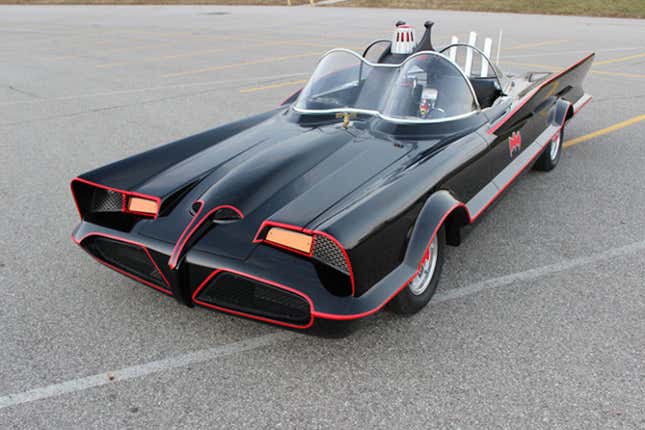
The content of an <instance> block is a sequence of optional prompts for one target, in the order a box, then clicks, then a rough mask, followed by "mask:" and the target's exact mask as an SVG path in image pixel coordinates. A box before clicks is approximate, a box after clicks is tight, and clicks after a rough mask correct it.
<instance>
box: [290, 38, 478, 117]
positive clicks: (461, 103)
mask: <svg viewBox="0 0 645 430" xmlns="http://www.w3.org/2000/svg"><path fill="white" fill-rule="evenodd" d="M293 109H294V110H295V111H296V112H299V113H302V114H333V113H360V114H366V115H373V116H379V117H381V118H383V119H385V120H388V121H392V122H398V123H426V122H439V121H449V120H454V119H459V118H462V117H465V116H468V115H471V114H474V113H476V112H478V111H479V109H480V108H479V104H478V102H477V98H476V96H475V92H474V90H473V87H472V85H471V83H470V81H469V80H468V78H467V77H466V76H465V75H464V73H463V71H462V70H461V69H460V68H459V66H457V65H456V64H455V63H454V62H452V61H451V60H450V59H449V58H447V57H446V56H444V55H442V54H440V53H437V52H434V51H423V52H419V53H416V54H414V55H411V56H410V57H408V58H407V59H406V60H405V61H403V62H402V63H401V64H374V63H370V62H368V61H367V60H365V59H364V58H363V57H361V56H360V55H359V54H357V53H356V52H353V51H350V50H347V49H334V50H331V51H329V52H327V53H326V54H325V55H323V57H322V58H321V59H320V62H319V63H318V66H317V67H316V70H314V73H313V74H312V76H311V78H310V79H309V82H308V83H307V85H306V86H305V87H304V88H303V90H302V91H301V93H300V95H299V97H298V100H297V101H296V103H295V105H294V108H293Z"/></svg>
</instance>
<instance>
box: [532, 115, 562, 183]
mask: <svg viewBox="0 0 645 430" xmlns="http://www.w3.org/2000/svg"><path fill="white" fill-rule="evenodd" d="M558 137H559V143H556V139H552V140H551V142H549V144H548V145H547V146H546V148H544V151H543V152H542V155H540V158H538V159H537V161H536V162H535V164H534V165H533V168H534V169H535V170H539V171H542V172H548V171H550V170H553V169H555V166H557V165H558V162H559V161H560V155H561V154H562V144H563V143H564V126H563V127H562V128H561V129H560V133H559V134H558ZM554 145H558V148H557V152H556V153H555V155H554V156H552V149H553V146H554Z"/></svg>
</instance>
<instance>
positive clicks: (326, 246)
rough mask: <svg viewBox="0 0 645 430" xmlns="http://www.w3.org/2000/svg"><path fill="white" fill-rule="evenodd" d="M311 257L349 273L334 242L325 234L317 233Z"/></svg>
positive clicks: (345, 262) (342, 256)
mask: <svg viewBox="0 0 645 430" xmlns="http://www.w3.org/2000/svg"><path fill="white" fill-rule="evenodd" d="M313 257H314V258H315V259H316V260H318V261H320V262H321V263H325V264H327V265H328V266H331V267H333V268H334V269H336V270H338V271H340V272H342V273H344V274H346V275H349V268H348V267H347V260H345V256H344V255H343V253H342V251H341V250H340V248H339V247H338V245H336V243H335V242H334V241H333V240H331V239H329V238H328V237H327V236H323V235H317V236H316V240H315V241H314V251H313Z"/></svg>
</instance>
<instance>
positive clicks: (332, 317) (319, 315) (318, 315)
mask: <svg viewBox="0 0 645 430" xmlns="http://www.w3.org/2000/svg"><path fill="white" fill-rule="evenodd" d="M459 207H463V208H464V209H466V212H467V213H468V208H467V207H466V205H465V204H463V203H461V202H459V203H455V204H454V205H453V206H451V207H450V209H448V211H446V213H445V214H444V215H443V216H442V217H441V220H440V221H439V224H438V225H437V228H435V230H434V231H433V232H432V236H430V240H429V241H428V245H427V246H426V249H425V251H424V252H423V255H424V256H425V255H426V253H427V252H428V249H429V248H430V244H432V241H433V240H434V238H435V236H436V235H437V233H438V232H439V229H440V228H441V226H442V225H443V223H444V221H445V220H446V218H448V216H449V215H450V214H451V213H452V212H453V211H454V210H455V209H457V208H459ZM468 216H469V217H470V214H469V215H468ZM422 262H423V257H422V258H421V261H420V262H419V264H418V265H417V270H416V271H415V272H414V274H413V275H412V276H410V278H408V280H407V281H405V282H404V283H403V285H401V286H400V287H399V288H397V289H396V291H395V292H394V294H392V295H391V296H390V297H388V298H387V300H385V301H384V302H383V303H381V304H380V305H379V306H377V307H375V308H374V309H370V310H369V311H366V312H362V313H359V314H348V315H342V314H329V313H324V312H316V311H315V310H314V312H313V315H314V317H316V318H325V319H330V320H355V319H359V318H364V317H366V316H369V315H372V314H373V313H376V312H378V311H380V310H381V309H383V307H385V305H387V304H388V303H389V302H390V300H392V299H393V298H394V297H396V295H397V294H399V293H400V292H401V290H403V289H404V288H405V287H407V286H408V284H409V283H410V282H412V280H413V279H414V278H415V277H416V276H417V275H418V274H419V272H420V271H421V263H422Z"/></svg>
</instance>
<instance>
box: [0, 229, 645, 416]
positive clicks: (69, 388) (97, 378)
mask: <svg viewBox="0 0 645 430" xmlns="http://www.w3.org/2000/svg"><path fill="white" fill-rule="evenodd" d="M641 251H645V240H644V241H641V242H635V243H632V244H631V245H627V246H623V247H620V248H613V249H610V250H608V251H604V252H600V253H598V254H593V255H589V256H586V257H579V258H574V259H572V260H568V261H563V262H560V263H556V264H552V265H549V266H544V267H539V268H537V269H531V270H527V271H525V272H519V273H513V274H510V275H506V276H502V277H499V278H494V279H489V280H486V281H482V282H477V283H475V284H472V285H469V286H467V287H463V288H456V289H454V290H449V291H445V292H440V293H437V295H436V296H435V297H434V298H433V299H432V301H431V302H430V303H431V304H437V303H443V302H447V301H449V300H454V299H459V298H462V297H466V296H470V295H473V294H477V293H479V292H481V291H485V290H491V289H494V288H500V287H505V286H508V285H511V284H513V283H516V282H526V281H531V280H533V279H537V278H540V277H541V276H545V275H550V274H553V273H558V272H563V271H566V270H570V269H575V268H577V267H581V266H585V265H587V264H592V263H596V262H600V261H606V260H609V259H611V258H616V257H621V256H626V255H630V254H635V253H637V252H641ZM525 286H527V285H526V284H520V285H519V287H525ZM295 336H296V334H294V333H293V332H287V331H280V332H275V333H271V334H267V335H264V336H259V337H254V338H251V339H246V340H242V341H240V342H235V343H231V344H228V345H221V346H216V347H214V348H210V349H205V350H201V351H195V352H189V353H187V354H183V355H178V356H175V357H171V358H166V359H163V360H157V361H151V362H149V363H144V364H139V365H136V366H131V367H125V368H123V369H120V370H115V371H111V372H104V373H99V374H97V375H91V376H86V377H82V378H77V379H72V380H69V381H65V382H61V383H59V384H52V385H48V386H46V387H41V388H35V389H33V390H29V391H24V392H22V393H15V394H9V395H5V396H2V397H0V409H3V408H8V407H11V406H16V405H20V404H23V403H29V402H33V401H36V400H43V399H48V398H51V397H57V396H60V395H63V394H69V393H75V392H77V391H82V390H86V389H88V388H95V387H100V386H103V385H108V384H112V383H115V382H119V381H127V380H130V379H135V378H140V377H142V376H147V375H151V374H154V373H159V372H163V371H165V370H170V369H176V368H178V367H184V366H188V365H190V364H196V363H204V362H206V361H210V360H214V359H217V358H219V357H224V356H227V355H233V354H237V353H240V352H244V351H250V350H253V349H257V348H261V347H264V346H268V345H272V344H274V343H277V342H282V341H286V340H289V339H293V338H294V337H295Z"/></svg>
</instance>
